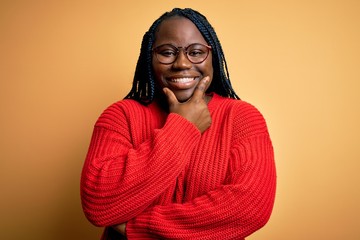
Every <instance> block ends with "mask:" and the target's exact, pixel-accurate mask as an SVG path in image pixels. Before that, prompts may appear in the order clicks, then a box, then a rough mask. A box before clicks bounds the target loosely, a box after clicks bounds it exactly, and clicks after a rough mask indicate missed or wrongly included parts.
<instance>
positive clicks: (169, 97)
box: [163, 88, 178, 106]
mask: <svg viewBox="0 0 360 240" xmlns="http://www.w3.org/2000/svg"><path fill="white" fill-rule="evenodd" d="M163 92H164V94H165V96H166V98H167V100H168V103H169V106H171V105H173V104H176V103H178V100H177V98H176V96H175V94H174V93H173V91H171V90H170V89H169V88H163Z"/></svg>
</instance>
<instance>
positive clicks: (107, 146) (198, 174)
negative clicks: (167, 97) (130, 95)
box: [81, 94, 276, 240]
mask: <svg viewBox="0 0 360 240" xmlns="http://www.w3.org/2000/svg"><path fill="white" fill-rule="evenodd" d="M208 108H209V111H210V114H211V118H212V124H211V126H210V127H209V128H208V129H207V130H206V131H205V132H204V133H203V134H201V133H200V131H199V130H198V129H197V128H196V127H195V125H193V124H192V123H191V122H189V121H188V120H186V119H185V118H183V117H182V116H180V115H178V114H175V113H170V114H167V113H166V112H164V111H163V110H162V109H161V108H160V106H159V105H158V104H157V103H156V102H155V101H154V102H153V103H151V104H150V105H148V106H143V105H141V104H139V103H138V102H136V101H134V100H130V99H126V100H121V101H119V102H117V103H114V104H113V105H111V106H110V107H108V108H107V109H106V110H105V111H104V112H103V113H102V114H101V116H100V117H99V119H98V121H97V122H96V124H95V127H94V131H93V136H92V139H91V142H90V146H89V150H88V154H87V157H86V160H85V163H84V166H83V171H82V177H81V199H82V206H83V211H84V213H85V215H86V217H87V218H88V220H89V221H90V222H92V223H93V224H94V225H96V226H104V227H105V231H104V233H103V236H102V239H103V240H105V239H106V240H110V239H125V238H123V237H121V235H120V234H119V233H117V232H116V231H115V230H113V229H112V228H111V227H110V226H112V225H116V224H120V223H124V222H126V223H127V225H126V236H127V239H222V240H223V239H244V238H245V237H246V236H248V235H250V234H251V233H253V232H255V231H256V230H258V229H259V228H261V227H262V226H264V225H265V224H266V222H267V221H268V219H269V217H270V214H271V212H272V208H273V204H274V198H275V188H276V171H275V163H274V153H273V148H272V143H271V140H270V137H269V134H268V130H267V126H266V123H265V120H264V118H263V116H262V115H261V113H260V112H259V111H258V110H257V109H256V108H255V107H254V106H252V105H250V104H249V103H246V102H244V101H242V100H235V99H230V98H224V97H221V96H219V95H217V94H213V98H212V99H211V101H210V102H209V104H208Z"/></svg>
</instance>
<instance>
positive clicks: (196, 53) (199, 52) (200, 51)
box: [186, 43, 209, 63]
mask: <svg viewBox="0 0 360 240" xmlns="http://www.w3.org/2000/svg"><path fill="white" fill-rule="evenodd" d="M186 52H187V56H188V58H189V60H190V62H192V63H201V62H203V61H205V59H206V58H207V56H208V54H209V48H208V47H207V46H205V45H202V44H198V43H196V44H191V45H190V46H188V47H187V50H186Z"/></svg>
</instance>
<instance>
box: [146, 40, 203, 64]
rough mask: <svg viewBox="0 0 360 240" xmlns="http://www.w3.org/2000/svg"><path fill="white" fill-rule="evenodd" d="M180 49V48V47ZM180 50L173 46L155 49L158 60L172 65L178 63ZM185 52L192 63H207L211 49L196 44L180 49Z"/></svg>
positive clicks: (165, 45) (162, 46)
mask: <svg viewBox="0 0 360 240" xmlns="http://www.w3.org/2000/svg"><path fill="white" fill-rule="evenodd" d="M179 48H180V47H179ZM179 48H177V47H175V46H173V45H171V44H164V45H161V46H158V47H156V48H154V50H153V51H154V53H155V56H156V58H157V60H158V61H159V62H160V63H163V64H171V63H173V62H175V61H176V58H177V56H178V55H179ZM180 49H182V50H185V53H186V56H187V58H188V59H189V61H190V62H192V63H195V64H196V63H202V62H203V61H205V59H206V58H207V56H208V55H209V51H210V47H208V46H205V45H203V44H200V43H194V44H191V45H189V46H188V47H186V48H185V49H184V48H180Z"/></svg>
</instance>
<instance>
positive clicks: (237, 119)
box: [219, 97, 268, 138]
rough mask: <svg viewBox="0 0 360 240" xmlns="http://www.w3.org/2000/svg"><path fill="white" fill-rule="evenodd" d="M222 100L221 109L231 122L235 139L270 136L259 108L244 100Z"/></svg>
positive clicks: (222, 98)
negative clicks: (262, 135)
mask: <svg viewBox="0 0 360 240" xmlns="http://www.w3.org/2000/svg"><path fill="white" fill-rule="evenodd" d="M220 98H221V99H220V101H221V102H222V103H221V104H220V105H219V107H220V108H222V109H223V111H224V114H225V116H227V118H229V120H230V121H231V123H232V126H233V134H234V136H235V137H236V136H237V137H239V138H244V137H250V136H253V135H259V134H268V129H267V124H266V120H265V118H264V116H263V114H262V113H261V112H260V111H259V109H258V108H257V107H255V106H254V105H253V104H251V103H249V102H247V101H244V100H236V99H229V98H224V97H220Z"/></svg>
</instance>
